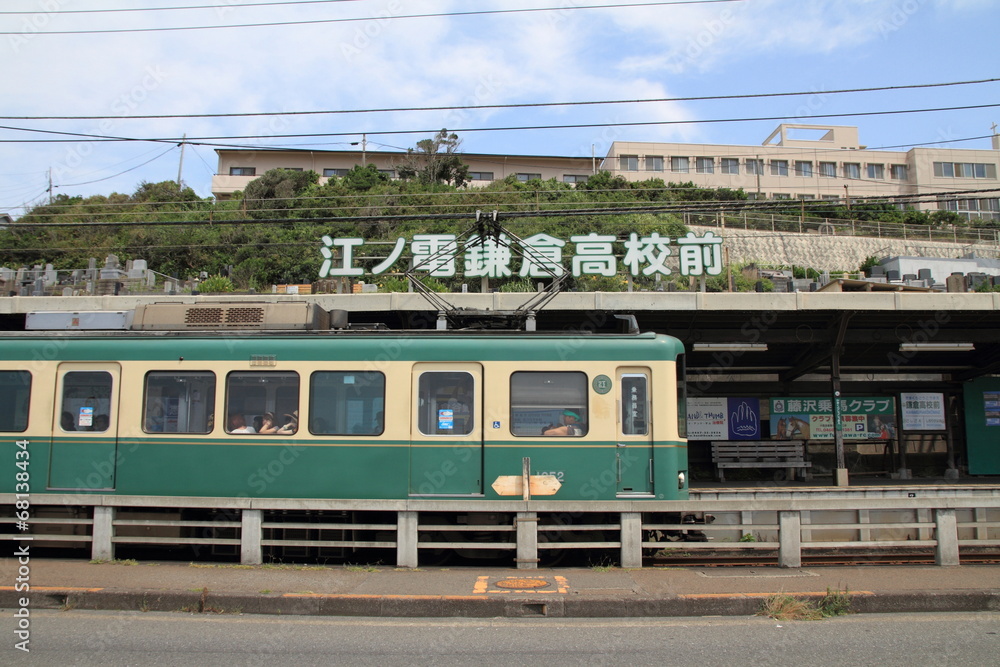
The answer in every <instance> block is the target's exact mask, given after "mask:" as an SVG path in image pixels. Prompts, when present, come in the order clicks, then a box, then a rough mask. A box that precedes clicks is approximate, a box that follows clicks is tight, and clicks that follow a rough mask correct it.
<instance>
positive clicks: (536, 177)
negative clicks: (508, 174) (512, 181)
mask: <svg viewBox="0 0 1000 667" xmlns="http://www.w3.org/2000/svg"><path fill="white" fill-rule="evenodd" d="M517 180H519V181H521V182H522V183H527V182H528V181H540V180H542V175H541V174H518V175H517Z"/></svg>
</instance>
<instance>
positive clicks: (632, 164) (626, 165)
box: [618, 155, 639, 171]
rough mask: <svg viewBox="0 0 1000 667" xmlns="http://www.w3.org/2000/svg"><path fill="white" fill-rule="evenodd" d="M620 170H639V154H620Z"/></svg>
mask: <svg viewBox="0 0 1000 667" xmlns="http://www.w3.org/2000/svg"><path fill="white" fill-rule="evenodd" d="M618 170H619V171H639V156H638V155H619V156H618Z"/></svg>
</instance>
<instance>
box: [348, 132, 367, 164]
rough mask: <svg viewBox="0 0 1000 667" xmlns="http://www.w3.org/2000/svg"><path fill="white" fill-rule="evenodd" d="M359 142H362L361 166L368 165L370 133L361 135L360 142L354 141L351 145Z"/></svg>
mask: <svg viewBox="0 0 1000 667" xmlns="http://www.w3.org/2000/svg"><path fill="white" fill-rule="evenodd" d="M358 143H360V144H361V166H362V167H365V166H367V165H368V156H367V148H368V135H367V134H362V135H361V141H360V142H357V141H352V142H351V145H352V146H357V145H358Z"/></svg>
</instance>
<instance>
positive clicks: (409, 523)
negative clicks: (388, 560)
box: [396, 511, 418, 567]
mask: <svg viewBox="0 0 1000 667" xmlns="http://www.w3.org/2000/svg"><path fill="white" fill-rule="evenodd" d="M417 539H418V536H417V513H416V512H405V511H400V512H399V513H398V514H397V515H396V567H416V566H417Z"/></svg>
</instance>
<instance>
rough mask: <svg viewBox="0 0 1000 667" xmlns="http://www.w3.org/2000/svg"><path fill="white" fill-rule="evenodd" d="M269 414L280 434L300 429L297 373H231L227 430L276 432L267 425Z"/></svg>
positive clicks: (228, 431)
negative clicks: (259, 427)
mask: <svg viewBox="0 0 1000 667" xmlns="http://www.w3.org/2000/svg"><path fill="white" fill-rule="evenodd" d="M268 415H270V416H271V417H272V420H273V427H274V428H277V434H279V435H291V434H292V433H295V432H296V431H297V430H298V429H299V375H298V373H280V372H268V371H264V372H259V373H253V372H235V373H230V374H229V376H228V377H227V379H226V433H240V434H243V433H257V432H258V431H260V432H261V433H265V434H267V433H275V431H271V430H270V429H271V428H272V427H269V426H267V425H266V424H264V418H265V417H266V416H268ZM256 424H260V425H261V427H262V428H263V429H265V430H261V429H258V428H257V426H256Z"/></svg>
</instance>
